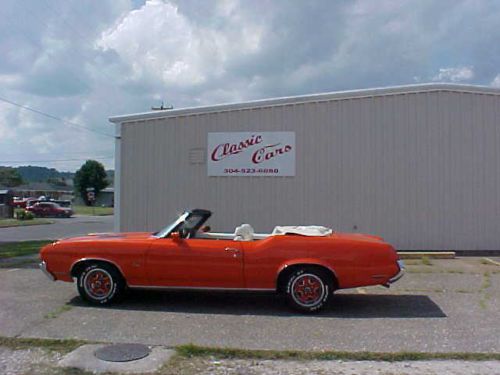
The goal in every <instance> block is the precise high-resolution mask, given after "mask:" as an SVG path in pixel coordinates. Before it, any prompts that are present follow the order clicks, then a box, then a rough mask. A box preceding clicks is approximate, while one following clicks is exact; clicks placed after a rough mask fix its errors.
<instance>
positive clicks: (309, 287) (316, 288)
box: [292, 274, 325, 306]
mask: <svg viewBox="0 0 500 375" xmlns="http://www.w3.org/2000/svg"><path fill="white" fill-rule="evenodd" d="M324 295H325V287H324V285H323V282H322V281H321V279H320V278H319V277H318V276H316V275H313V274H304V275H300V276H299V277H297V278H296V279H295V280H294V282H293V284H292V297H293V299H294V300H295V302H297V303H298V304H300V305H302V306H314V305H316V304H317V303H318V302H320V301H321V300H322V299H323V297H324Z"/></svg>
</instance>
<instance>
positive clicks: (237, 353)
mask: <svg viewBox="0 0 500 375" xmlns="http://www.w3.org/2000/svg"><path fill="white" fill-rule="evenodd" d="M176 350H177V353H178V354H179V355H180V356H182V357H186V358H191V357H216V358H221V359H261V360H263V359H282V360H301V361H303V360H353V361H389V362H396V361H420V360H435V359H456V360H467V361H486V360H500V353H420V352H396V353H377V352H343V351H321V352H303V351H295V350H280V351H277V350H246V349H230V348H211V347H205V346H197V345H193V344H188V345H181V346H178V347H176Z"/></svg>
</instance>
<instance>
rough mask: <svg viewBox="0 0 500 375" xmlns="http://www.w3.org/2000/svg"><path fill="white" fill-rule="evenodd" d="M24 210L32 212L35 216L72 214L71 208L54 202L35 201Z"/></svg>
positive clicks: (66, 215) (68, 215) (65, 215)
mask: <svg viewBox="0 0 500 375" xmlns="http://www.w3.org/2000/svg"><path fill="white" fill-rule="evenodd" d="M26 211H29V212H32V213H33V214H34V215H35V216H55V217H71V215H73V210H72V209H71V208H67V207H61V206H60V205H58V204H57V203H54V202H37V203H35V204H33V205H31V206H29V207H27V208H26Z"/></svg>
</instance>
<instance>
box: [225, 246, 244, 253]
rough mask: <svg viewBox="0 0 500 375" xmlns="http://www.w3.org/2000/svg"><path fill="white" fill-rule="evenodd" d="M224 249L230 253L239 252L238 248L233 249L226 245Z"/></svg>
mask: <svg viewBox="0 0 500 375" xmlns="http://www.w3.org/2000/svg"><path fill="white" fill-rule="evenodd" d="M224 250H226V251H229V252H231V253H239V252H240V251H239V250H238V249H235V248H234V247H226V248H225V249H224Z"/></svg>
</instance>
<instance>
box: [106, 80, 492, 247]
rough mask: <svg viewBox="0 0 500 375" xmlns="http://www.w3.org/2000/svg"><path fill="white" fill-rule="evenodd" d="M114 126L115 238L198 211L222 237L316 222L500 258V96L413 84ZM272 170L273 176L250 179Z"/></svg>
mask: <svg viewBox="0 0 500 375" xmlns="http://www.w3.org/2000/svg"><path fill="white" fill-rule="evenodd" d="M110 121H112V122H113V123H115V124H116V171H115V173H116V175H115V210H116V213H115V220H116V230H121V231H136V230H151V231H154V230H157V229H159V228H161V227H162V226H164V225H166V224H168V223H169V222H170V221H171V220H172V219H173V218H174V217H175V216H176V215H177V213H178V212H179V211H180V210H182V209H184V208H194V207H198V208H208V209H211V210H212V211H213V212H214V215H213V216H212V219H211V220H210V223H211V225H212V229H213V230H216V231H233V230H234V228H235V226H237V225H239V224H241V223H243V222H245V223H249V224H251V225H252V226H253V227H254V228H255V230H256V231H258V232H268V231H271V230H272V229H273V227H274V226H275V225H302V224H303V225H307V224H317V225H325V226H329V227H332V228H333V229H334V230H336V231H347V232H362V233H373V234H377V235H380V236H383V237H384V238H385V239H386V240H388V241H390V242H391V243H393V244H394V245H395V246H396V247H397V248H398V249H408V250H410V249H427V250H436V249H443V250H444V249H449V250H474V249H476V250H491V249H500V90H498V89H494V88H489V87H478V86H465V85H451V84H425V85H411V86H400V87H392V88H382V89H368V90H358V91H345V92H334V93H327V94H318V95H307V96H298V97H290V98H279V99H269V100H261V101H253V102H247V103H237V104H226V105H215V106H209V107H199V108H187V109H178V110H169V111H155V112H148V113H140V114H133V115H125V116H117V117H112V118H111V119H110ZM259 137H260V138H259ZM218 142H219V143H218ZM266 142H267V143H266ZM214 145H215V146H214ZM286 146H288V149H286V150H285V147H286ZM266 147H267V148H266ZM262 149H264V151H262ZM259 150H260V151H259ZM269 150H270V152H269V153H266V152H267V151H269ZM268 154H272V156H270V157H269V160H267V159H266V158H267V157H268V156H266V155H268ZM256 155H257V156H256ZM238 158H239V159H238ZM222 159H223V162H224V163H226V162H227V163H228V164H224V165H222V163H219V161H220V160H222ZM264 159H266V160H264ZM262 160H264V161H265V163H267V162H269V163H271V164H270V168H266V169H253V170H252V169H245V168H247V167H249V168H251V167H252V166H254V167H259V168H260V166H261V165H265V163H264V164H258V163H260V162H261V161H262ZM280 160H283V161H282V162H281V161H280ZM274 161H276V163H277V164H272V163H273V162H274ZM252 162H253V163H254V164H251V163H252ZM217 163H218V164H217ZM231 163H233V164H231ZM234 163H243V164H241V165H238V164H234ZM245 163H246V164H245ZM280 163H281V164H280ZM239 167H241V168H239ZM278 167H279V168H278ZM233 172H234V173H233ZM247 172H248V173H247ZM224 173H227V174H226V175H224ZM267 173H271V174H267Z"/></svg>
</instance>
